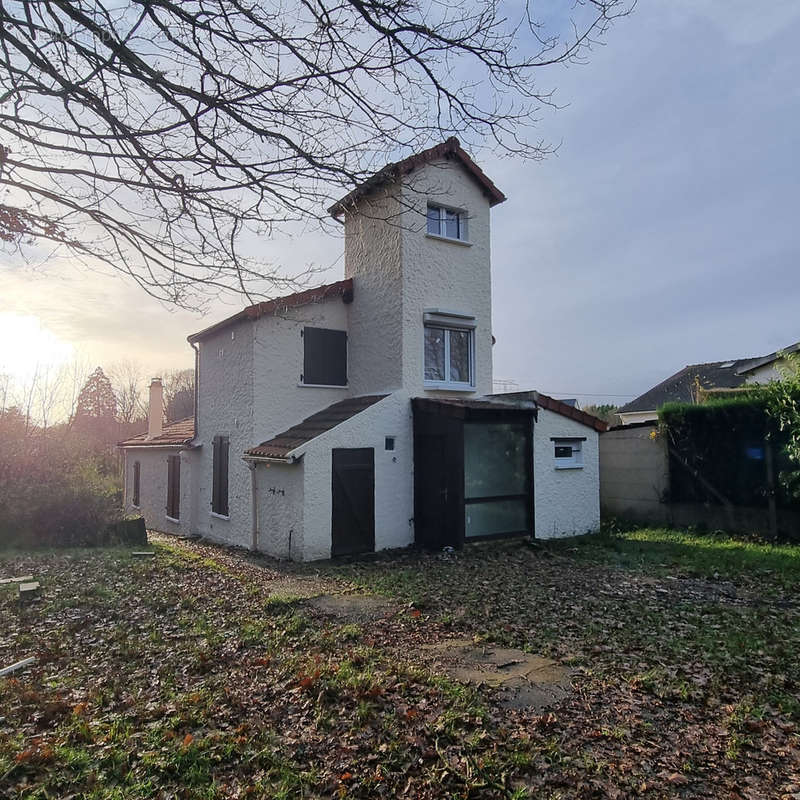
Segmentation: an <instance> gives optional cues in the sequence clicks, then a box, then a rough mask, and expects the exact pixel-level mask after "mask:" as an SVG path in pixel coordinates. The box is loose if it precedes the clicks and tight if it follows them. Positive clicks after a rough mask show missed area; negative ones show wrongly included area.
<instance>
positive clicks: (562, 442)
mask: <svg viewBox="0 0 800 800" xmlns="http://www.w3.org/2000/svg"><path fill="white" fill-rule="evenodd" d="M550 441H552V443H553V459H554V461H555V468H556V469H581V468H582V467H583V443H584V441H585V438H582V437H575V436H572V437H563V438H560V439H555V438H554V439H551V440H550Z"/></svg>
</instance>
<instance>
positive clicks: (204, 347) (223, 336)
mask: <svg viewBox="0 0 800 800" xmlns="http://www.w3.org/2000/svg"><path fill="white" fill-rule="evenodd" d="M198 397H199V403H198V412H199V413H198V425H199V430H198V431H197V440H199V442H201V443H202V448H201V450H200V451H199V454H198V456H197V461H198V480H197V495H196V497H197V519H196V520H195V530H196V532H197V533H200V534H202V535H203V536H207V537H208V538H209V539H214V540H216V541H222V542H228V543H230V544H237V545H241V546H243V547H249V546H250V542H251V532H252V522H251V519H252V516H251V514H252V510H251V509H252V506H251V502H250V471H249V470H248V468H247V465H246V464H245V463H244V462H243V461H242V458H241V456H242V453H243V452H244V451H245V450H246V449H247V448H248V447H252V445H253V323H252V322H250V321H246V322H242V323H239V324H238V325H235V326H231V327H229V328H225V329H223V330H221V331H219V332H218V333H216V334H214V335H211V336H209V337H208V338H207V339H204V340H203V341H202V342H200V380H199V391H198ZM218 435H221V436H225V435H227V436H229V437H230V453H229V465H228V474H229V481H228V505H229V509H230V511H229V516H230V519H227V520H225V519H220V518H219V517H216V516H214V515H212V513H211V496H212V495H211V491H212V478H213V452H214V448H213V440H214V437H215V436H218Z"/></svg>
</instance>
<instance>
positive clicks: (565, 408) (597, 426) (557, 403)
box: [489, 391, 609, 433]
mask: <svg viewBox="0 0 800 800" xmlns="http://www.w3.org/2000/svg"><path fill="white" fill-rule="evenodd" d="M489 396H490V397H508V398H509V399H511V398H516V399H519V400H533V401H534V402H535V403H536V405H537V406H539V408H546V409H547V410H548V411H552V412H554V413H556V414H560V415H561V416H562V417H569V418H570V419H574V420H575V422H580V424H581V425H586V426H587V427H588V428H594V430H596V431H598V432H599V433H602V432H603V431H607V430H608V427H609V426H608V423H607V422H605V421H604V420H602V419H600V418H599V417H596V416H594V414H587V413H586V412H585V411H581V409H579V408H576V407H575V406H573V405H570V404H569V402H564V401H563V400H556V399H555V398H554V397H550V395H547V394H542V393H541V392H535V391H530V392H505V393H503V394H493V395H489ZM571 402H574V401H571Z"/></svg>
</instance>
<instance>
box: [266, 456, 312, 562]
mask: <svg viewBox="0 0 800 800" xmlns="http://www.w3.org/2000/svg"><path fill="white" fill-rule="evenodd" d="M303 470H304V464H303V462H302V461H301V462H299V463H297V464H271V463H264V462H262V463H259V464H258V466H257V467H256V481H257V487H256V494H257V497H258V529H259V534H258V550H259V551H261V552H262V553H267V554H268V555H270V556H273V557H274V558H293V559H295V560H297V561H299V560H302V553H303Z"/></svg>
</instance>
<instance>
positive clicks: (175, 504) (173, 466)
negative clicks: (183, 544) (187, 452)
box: [167, 456, 181, 519]
mask: <svg viewBox="0 0 800 800" xmlns="http://www.w3.org/2000/svg"><path fill="white" fill-rule="evenodd" d="M167 516H168V517H170V518H171V519H180V518H181V457H180V456H169V458H168V459H167Z"/></svg>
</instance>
